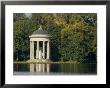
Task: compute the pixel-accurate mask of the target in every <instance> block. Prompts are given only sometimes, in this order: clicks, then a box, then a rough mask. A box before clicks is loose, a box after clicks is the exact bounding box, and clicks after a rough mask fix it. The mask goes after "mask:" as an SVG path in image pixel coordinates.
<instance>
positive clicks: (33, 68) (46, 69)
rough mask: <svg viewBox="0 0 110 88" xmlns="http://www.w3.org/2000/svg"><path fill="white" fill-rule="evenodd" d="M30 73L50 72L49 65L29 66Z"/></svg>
mask: <svg viewBox="0 0 110 88" xmlns="http://www.w3.org/2000/svg"><path fill="white" fill-rule="evenodd" d="M30 72H50V66H49V64H30Z"/></svg>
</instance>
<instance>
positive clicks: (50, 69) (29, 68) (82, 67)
mask: <svg viewBox="0 0 110 88" xmlns="http://www.w3.org/2000/svg"><path fill="white" fill-rule="evenodd" d="M14 72H16V73H17V72H18V75H19V72H21V73H23V74H27V73H36V74H47V73H48V74H56V73H57V74H59V75H60V74H97V64H95V63H81V64H80V63H78V64H77V63H68V64H67V63H65V64H14ZM21 75H22V74H21Z"/></svg>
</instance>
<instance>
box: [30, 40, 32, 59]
mask: <svg viewBox="0 0 110 88" xmlns="http://www.w3.org/2000/svg"><path fill="white" fill-rule="evenodd" d="M30 59H32V41H30Z"/></svg>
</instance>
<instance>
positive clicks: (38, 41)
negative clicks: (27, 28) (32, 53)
mask: <svg viewBox="0 0 110 88" xmlns="http://www.w3.org/2000/svg"><path fill="white" fill-rule="evenodd" d="M37 58H39V41H37Z"/></svg>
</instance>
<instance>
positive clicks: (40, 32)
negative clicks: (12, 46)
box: [30, 26, 50, 37]
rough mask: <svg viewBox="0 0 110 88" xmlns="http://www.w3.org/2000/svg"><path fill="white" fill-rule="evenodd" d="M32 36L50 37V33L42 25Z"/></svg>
mask: <svg viewBox="0 0 110 88" xmlns="http://www.w3.org/2000/svg"><path fill="white" fill-rule="evenodd" d="M30 37H50V35H49V34H48V32H47V31H46V30H43V29H42V27H41V26H40V28H39V29H38V30H36V31H34V32H33V33H32V34H31V36H30Z"/></svg>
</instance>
